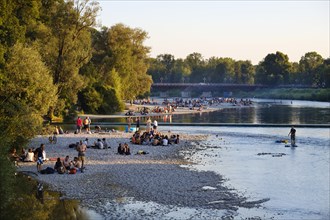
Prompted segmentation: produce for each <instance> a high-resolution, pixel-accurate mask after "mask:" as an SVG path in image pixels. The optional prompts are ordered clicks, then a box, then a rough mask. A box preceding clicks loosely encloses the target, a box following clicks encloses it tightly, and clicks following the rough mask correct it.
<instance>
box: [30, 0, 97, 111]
mask: <svg viewBox="0 0 330 220" xmlns="http://www.w3.org/2000/svg"><path fill="white" fill-rule="evenodd" d="M46 7H49V9H48V8H46ZM98 10H99V6H98V3H97V2H96V1H90V0H83V1H78V0H77V1H73V0H69V1H61V0H58V1H57V2H55V3H54V2H49V1H46V0H45V1H43V5H42V9H41V12H42V13H41V18H42V19H44V20H43V21H44V23H45V24H47V26H44V25H41V26H39V27H38V28H37V29H36V34H35V35H36V37H37V39H38V40H37V41H36V44H37V45H38V47H39V48H40V53H41V54H42V56H43V58H44V60H45V61H46V63H47V65H48V66H49V67H50V69H51V72H52V74H53V82H54V84H55V85H57V86H58V96H59V99H60V102H62V103H64V104H65V106H66V107H70V106H71V105H73V104H75V103H76V102H77V93H78V92H79V91H80V90H81V89H82V88H83V87H84V86H85V85H84V82H83V78H82V77H81V75H79V70H80V68H81V67H82V66H83V65H84V64H86V63H87V62H88V61H89V60H90V58H91V38H90V31H89V30H90V28H91V27H93V26H95V25H96V20H95V19H96V15H97V12H98ZM62 105H63V104H60V105H57V106H62ZM59 111H61V110H59Z"/></svg>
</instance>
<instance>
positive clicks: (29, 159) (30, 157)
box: [24, 148, 34, 162]
mask: <svg viewBox="0 0 330 220" xmlns="http://www.w3.org/2000/svg"><path fill="white" fill-rule="evenodd" d="M24 162H34V153H33V150H32V148H29V151H28V152H27V154H26V157H25V159H24Z"/></svg>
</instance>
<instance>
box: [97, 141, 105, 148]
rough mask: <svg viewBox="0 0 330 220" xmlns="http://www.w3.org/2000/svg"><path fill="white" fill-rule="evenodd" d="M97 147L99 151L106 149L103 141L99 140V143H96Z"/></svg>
mask: <svg viewBox="0 0 330 220" xmlns="http://www.w3.org/2000/svg"><path fill="white" fill-rule="evenodd" d="M95 147H96V148H98V149H104V145H103V143H102V141H101V139H97V142H96V143H95Z"/></svg>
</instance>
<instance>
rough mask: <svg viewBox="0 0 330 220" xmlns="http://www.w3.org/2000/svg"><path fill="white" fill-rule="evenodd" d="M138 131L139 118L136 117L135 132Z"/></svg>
mask: <svg viewBox="0 0 330 220" xmlns="http://www.w3.org/2000/svg"><path fill="white" fill-rule="evenodd" d="M139 130H140V118H139V117H137V118H136V131H139Z"/></svg>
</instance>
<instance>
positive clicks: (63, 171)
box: [57, 166, 65, 174]
mask: <svg viewBox="0 0 330 220" xmlns="http://www.w3.org/2000/svg"><path fill="white" fill-rule="evenodd" d="M57 172H58V173H59V174H63V173H65V170H64V167H63V166H60V167H58V168H57Z"/></svg>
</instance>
